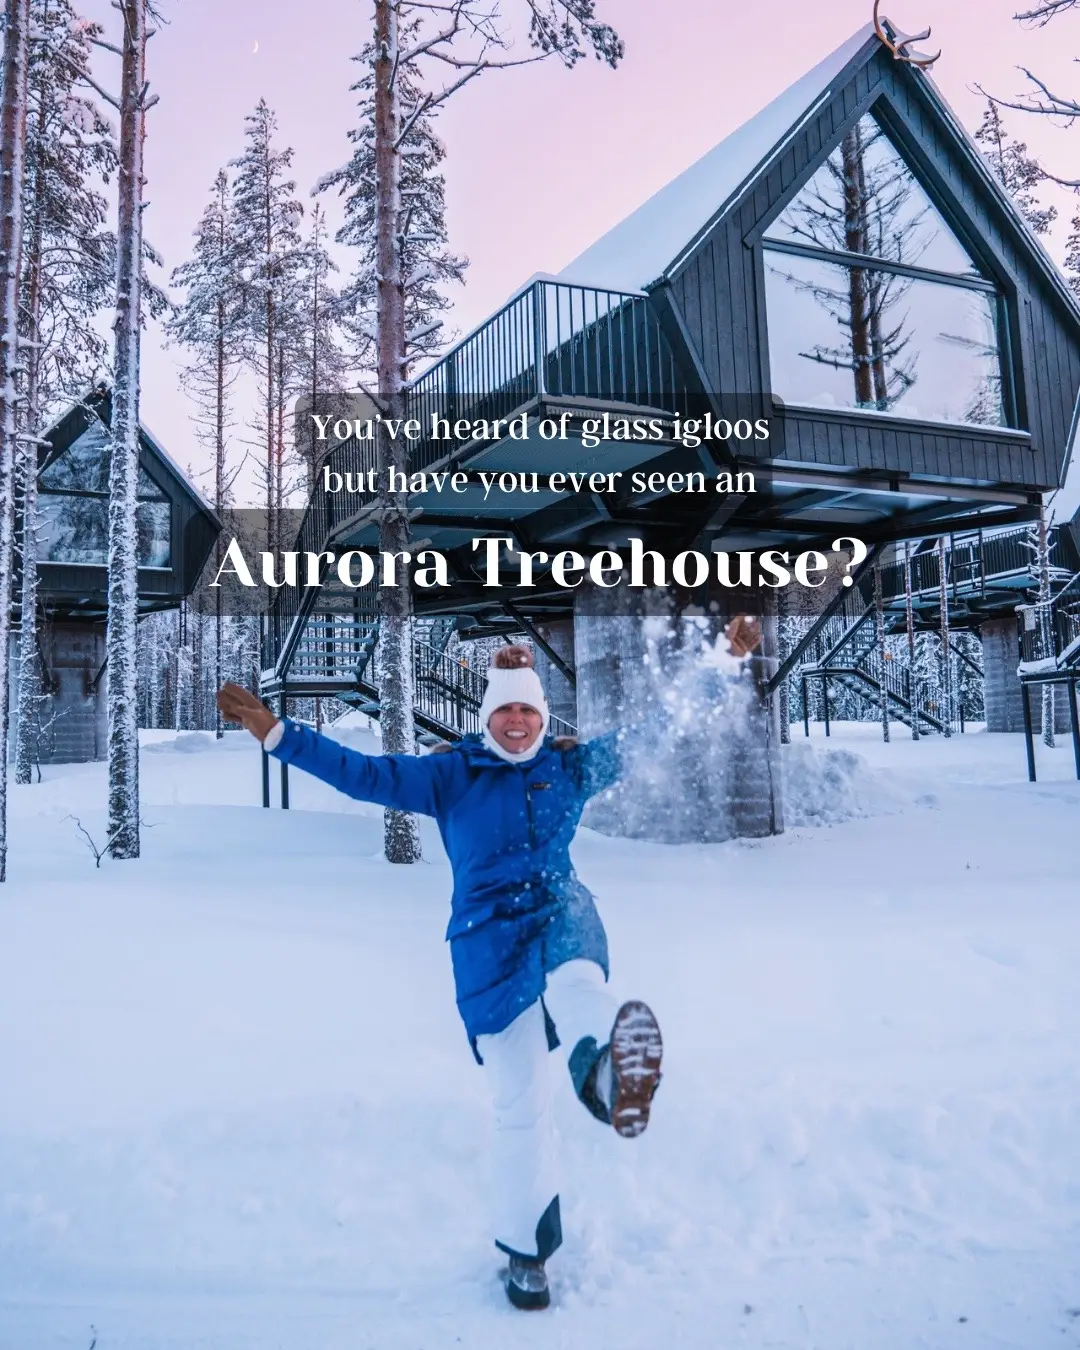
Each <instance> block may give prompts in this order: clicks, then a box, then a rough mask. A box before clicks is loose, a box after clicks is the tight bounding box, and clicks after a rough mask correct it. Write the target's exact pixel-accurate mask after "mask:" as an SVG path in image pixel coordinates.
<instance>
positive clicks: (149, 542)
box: [135, 502, 171, 567]
mask: <svg viewBox="0 0 1080 1350" xmlns="http://www.w3.org/2000/svg"><path fill="white" fill-rule="evenodd" d="M169 517H170V512H169V503H168V502H140V503H139V507H138V511H137V513H136V517H135V522H136V528H137V530H138V536H139V566H140V567H168V565H169V526H170V523H171V522H170V518H169Z"/></svg>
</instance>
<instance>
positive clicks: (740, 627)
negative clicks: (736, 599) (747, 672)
mask: <svg viewBox="0 0 1080 1350" xmlns="http://www.w3.org/2000/svg"><path fill="white" fill-rule="evenodd" d="M724 635H725V637H726V638H727V640H728V650H729V651H730V652H731V654H732V656H737V657H739V659H740V660H741V659H742V657H744V656H749V655H750V653H751V652H756V651H757V649H758V648H759V647H760V646H761V624H760V623H759V622H758V621H757V619H754V618H751V616H750V615H749V614H737V615H736V616H735V618H734V619H732V621H731V622H730V623H729V624H728V626H727V627H726V628H725V629H724Z"/></svg>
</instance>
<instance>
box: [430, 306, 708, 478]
mask: <svg viewBox="0 0 1080 1350" xmlns="http://www.w3.org/2000/svg"><path fill="white" fill-rule="evenodd" d="M544 398H556V399H581V400H584V401H594V402H599V403H617V404H627V405H630V406H633V407H641V408H651V409H656V410H660V411H665V412H672V413H675V412H681V411H684V410H685V408H686V407H687V400H688V387H687V384H686V381H685V379H684V378H683V375H682V373H681V371H680V369H679V366H678V363H677V361H676V359H675V354H674V352H673V351H672V348H671V344H670V342H669V341H668V338H667V335H666V333H665V332H664V330H663V328H662V327H661V325H660V321H659V319H658V317H657V314H656V311H655V309H654V308H653V306H652V303H651V302H650V300H649V298H648V296H645V295H635V294H631V293H628V292H625V291H611V290H604V289H601V288H599V287H595V286H575V285H570V284H568V283H566V282H561V281H535V282H533V283H532V285H531V286H529V287H527V288H526V289H525V290H523V291H522V292H521V293H520V294H519V295H517V296H515V297H514V299H512V300H511V301H510V302H509V303H508V304H506V305H504V306H503V308H502V309H500V310H499V311H498V312H497V313H496V314H494V315H492V317H491V318H490V319H488V320H487V322H486V323H484V324H482V325H481V326H480V327H479V328H478V329H476V331H475V332H473V333H470V334H469V336H468V337H466V338H464V339H463V340H462V341H461V342H459V343H458V344H457V346H456V347H453V348H452V349H451V350H450V351H449V352H447V353H446V355H445V356H444V357H443V358H442V359H441V360H440V361H438V362H436V364H435V365H433V366H432V367H431V369H430V370H427V371H425V372H424V374H422V375H420V376H419V377H418V378H417V379H416V380H414V381H413V383H412V385H411V386H410V388H409V394H408V416H409V417H411V418H415V419H416V420H417V421H418V422H419V423H420V428H421V435H420V438H419V439H418V440H417V441H415V442H414V443H413V444H412V446H411V447H410V463H411V464H412V465H413V467H415V468H416V469H417V470H423V469H425V468H427V467H429V466H430V465H432V464H435V463H437V462H438V461H440V460H443V459H446V458H449V457H452V451H453V448H454V447H455V446H457V445H460V444H462V443H463V442H466V443H467V440H468V437H467V436H466V437H461V436H458V435H457V434H456V424H457V423H459V422H461V421H467V422H470V423H472V424H474V425H475V423H476V422H478V421H481V420H483V421H486V422H488V423H489V424H490V423H493V422H495V421H497V420H500V419H502V420H504V421H505V420H506V419H508V418H510V416H511V415H512V414H514V413H516V412H518V410H520V409H522V408H524V407H526V406H528V405H529V404H530V403H535V402H539V401H541V400H543V399H544Z"/></svg>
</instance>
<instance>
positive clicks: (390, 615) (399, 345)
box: [374, 0, 420, 863]
mask: <svg viewBox="0 0 1080 1350" xmlns="http://www.w3.org/2000/svg"><path fill="white" fill-rule="evenodd" d="M397 55H398V13H397V4H396V0H375V54H374V73H375V90H374V109H375V119H374V120H375V128H374V130H375V199H376V209H375V218H376V259H377V270H378V277H379V281H378V287H379V299H378V384H379V396H380V399H381V401H382V403H383V408H384V416H387V417H390V418H394V419H398V418H402V417H404V415H405V371H406V364H405V355H406V342H405V291H404V277H403V275H402V268H401V247H400V241H399V238H398V229H399V224H400V219H401V161H400V158H399V155H398V151H397V148H396V147H395V144H394V142H395V141H396V139H397V135H398V127H399V125H400V119H399V108H398V91H397V84H396V81H395V74H396V71H397ZM407 446H408V443H407V441H405V440H404V439H400V440H395V439H394V438H392V437H391V436H390V435H389V434H388V433H387V430H386V426H385V424H384V423H380V424H379V428H378V466H379V480H380V486H381V503H380V505H381V509H382V514H381V520H380V525H379V547H380V549H382V550H383V551H384V552H389V553H401V552H404V551H405V550H407V549H408V546H409V515H408V496H407V494H406V493H403V492H391V490H390V483H389V471H390V470H391V469H396V470H397V471H399V472H404V471H405V470H406V468H407V454H408V450H407ZM399 581H400V582H401V583H402V584H399V585H397V586H383V587H380V588H379V594H378V607H379V609H378V612H379V642H378V647H377V648H376V678H377V680H378V686H379V708H380V711H379V722H380V725H381V728H382V745H383V751H384V752H385V753H387V754H408V755H412V754H415V753H416V726H415V723H414V720H413V664H412V593H411V591H410V588H409V585H408V583H407V580H406V579H404V578H401V577H399ZM384 834H385V847H386V857H387V859H388V860H389V861H390V862H396V863H411V862H416V861H418V859H419V857H420V832H419V829H418V827H417V822H416V817H415V816H412V815H409V814H407V813H405V812H403V811H387V812H386V816H385V828H384Z"/></svg>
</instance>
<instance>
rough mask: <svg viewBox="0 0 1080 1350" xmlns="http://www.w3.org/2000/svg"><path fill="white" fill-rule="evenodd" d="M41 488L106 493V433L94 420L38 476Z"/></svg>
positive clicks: (107, 436) (107, 437) (107, 454)
mask: <svg viewBox="0 0 1080 1350" xmlns="http://www.w3.org/2000/svg"><path fill="white" fill-rule="evenodd" d="M41 486H42V487H43V488H60V489H63V488H75V489H76V490H77V491H79V492H108V490H109V433H108V431H106V429H105V428H104V426H102V424H101V423H100V422H98V421H96V420H95V421H93V422H91V424H90V425H89V426H88V427H87V429H86V430H85V431H84V432H83V434H82V435H81V436H80V437H79V438H78V439H77V440H75V441H73V442H72V443H71V445H70V446H69V447H68V448H67V449H66V450H65V451H64V453H63V454H62V455H61V456H60V458H59V459H58V460H56V461H55V462H54V463H52V464H50V465H49V467H48V468H47V469H46V470H45V472H44V473H43V474H42V475H41Z"/></svg>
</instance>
